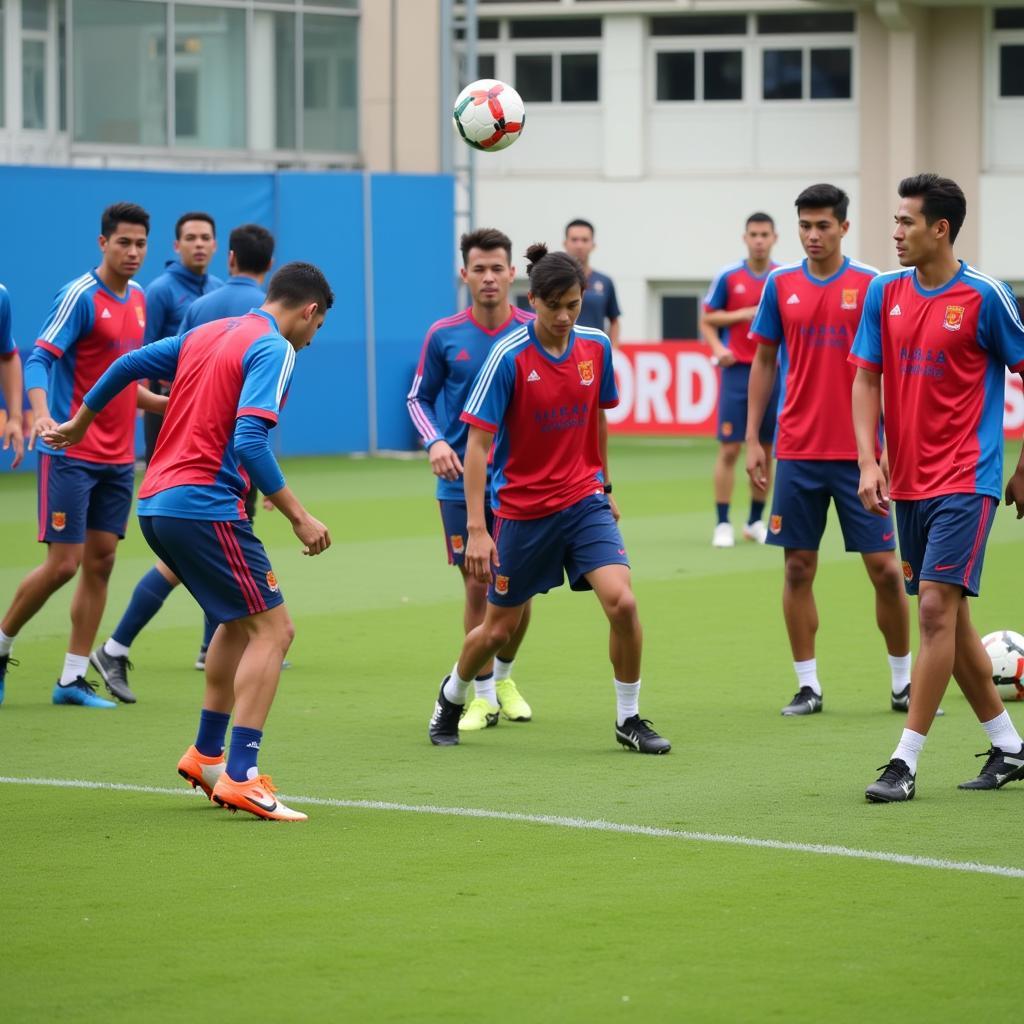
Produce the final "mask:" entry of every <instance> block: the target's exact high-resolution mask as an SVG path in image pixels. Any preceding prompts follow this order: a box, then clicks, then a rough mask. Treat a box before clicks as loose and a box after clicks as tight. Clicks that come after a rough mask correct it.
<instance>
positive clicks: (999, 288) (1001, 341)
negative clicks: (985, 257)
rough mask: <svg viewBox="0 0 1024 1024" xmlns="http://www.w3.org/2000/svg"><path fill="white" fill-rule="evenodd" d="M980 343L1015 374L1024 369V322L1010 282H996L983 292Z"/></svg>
mask: <svg viewBox="0 0 1024 1024" xmlns="http://www.w3.org/2000/svg"><path fill="white" fill-rule="evenodd" d="M978 344H979V345H980V346H981V347H982V348H983V349H985V351H986V352H990V353H991V354H992V355H993V356H995V358H996V359H999V360H1000V361H1001V362H1003V363H1004V364H1005V365H1006V366H1008V367H1009V368H1010V369H1011V370H1013V371H1014V372H1015V373H1021V372H1024V324H1022V323H1021V319H1020V312H1019V311H1018V308H1017V298H1016V296H1015V295H1014V294H1013V290H1012V289H1011V288H1010V286H1009V285H1005V284H1003V283H1002V282H998V283H994V284H992V285H991V286H990V290H989V291H987V292H986V293H984V294H983V296H982V301H981V316H980V317H979V320H978Z"/></svg>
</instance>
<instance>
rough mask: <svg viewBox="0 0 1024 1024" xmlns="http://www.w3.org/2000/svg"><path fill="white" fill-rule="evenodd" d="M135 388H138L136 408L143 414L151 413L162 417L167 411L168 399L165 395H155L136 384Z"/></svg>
mask: <svg viewBox="0 0 1024 1024" xmlns="http://www.w3.org/2000/svg"><path fill="white" fill-rule="evenodd" d="M136 387H137V388H138V394H137V395H136V399H135V404H136V406H137V407H138V408H139V409H141V410H142V411H143V412H152V413H155V414H156V415H157V416H163V414H164V413H165V412H166V411H167V403H168V402H169V401H170V398H169V397H168V396H167V395H156V394H154V393H153V392H152V391H150V390H149V388H147V387H145V386H144V385H142V384H138V385H136Z"/></svg>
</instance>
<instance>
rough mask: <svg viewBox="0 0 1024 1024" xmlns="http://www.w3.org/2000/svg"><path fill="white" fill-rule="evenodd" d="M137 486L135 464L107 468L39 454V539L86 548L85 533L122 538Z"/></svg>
mask: <svg viewBox="0 0 1024 1024" xmlns="http://www.w3.org/2000/svg"><path fill="white" fill-rule="evenodd" d="M134 487H135V467H134V466H133V465H132V464H131V463H128V464H127V465H121V466H108V465H104V464H103V463H100V462H86V461H85V460H84V459H72V458H70V457H69V456H67V455H46V454H43V453H42V452H41V453H40V455H39V468H38V470H37V472H36V489H37V495H38V509H39V535H38V539H39V540H40V541H43V542H44V543H46V544H83V543H84V542H85V531H86V530H103V531H104V532H105V533H113V534H116V535H117V536H118V537H121V538H123V537H124V531H125V530H126V529H127V527H128V516H129V514H130V512H131V510H132V493H133V490H134Z"/></svg>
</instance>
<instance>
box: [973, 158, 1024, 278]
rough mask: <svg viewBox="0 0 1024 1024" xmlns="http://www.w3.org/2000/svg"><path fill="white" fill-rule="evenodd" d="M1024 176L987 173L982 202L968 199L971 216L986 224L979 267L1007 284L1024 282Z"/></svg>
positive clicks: (982, 181) (984, 175) (982, 188)
mask: <svg viewBox="0 0 1024 1024" xmlns="http://www.w3.org/2000/svg"><path fill="white" fill-rule="evenodd" d="M1022 194H1024V173H1019V172H1018V173H1017V174H983V175H982V176H981V197H980V202H976V203H974V204H972V203H971V199H970V196H968V198H967V203H968V205H967V216H968V217H976V218H978V221H979V222H980V223H981V224H982V225H983V227H984V230H983V231H982V232H981V255H980V257H979V258H978V267H979V269H981V270H983V271H984V272H985V273H986V274H991V275H992V276H993V277H998V278H1001V279H1003V280H1005V281H1024V256H1022V255H1021V248H1020V240H1021V237H1022V236H1024V203H1022V202H1021V195H1022Z"/></svg>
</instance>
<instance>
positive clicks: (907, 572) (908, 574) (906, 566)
mask: <svg viewBox="0 0 1024 1024" xmlns="http://www.w3.org/2000/svg"><path fill="white" fill-rule="evenodd" d="M903 578H904V579H905V580H906V581H907V582H908V583H910V582H911V581H912V580H913V578H914V570H913V569H912V568H911V565H910V563H909V562H904V563H903Z"/></svg>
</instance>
